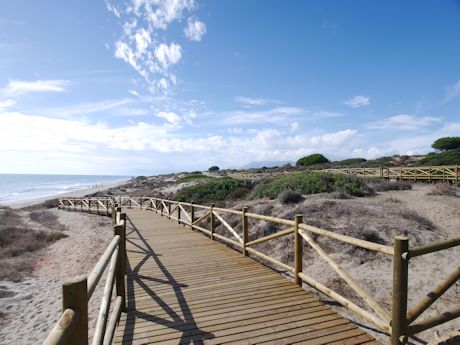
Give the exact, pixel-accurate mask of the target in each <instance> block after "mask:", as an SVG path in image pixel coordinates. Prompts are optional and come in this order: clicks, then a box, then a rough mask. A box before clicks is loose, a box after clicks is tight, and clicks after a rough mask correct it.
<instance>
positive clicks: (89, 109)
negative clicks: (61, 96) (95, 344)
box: [40, 98, 135, 117]
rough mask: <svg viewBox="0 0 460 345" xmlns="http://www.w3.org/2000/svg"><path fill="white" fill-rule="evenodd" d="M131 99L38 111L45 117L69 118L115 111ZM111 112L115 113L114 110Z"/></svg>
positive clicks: (110, 100)
mask: <svg viewBox="0 0 460 345" xmlns="http://www.w3.org/2000/svg"><path fill="white" fill-rule="evenodd" d="M134 102H135V100H134V99H132V98H122V99H107V100H103V101H97V102H90V103H82V104H73V105H69V106H66V107H56V108H46V109H43V110H41V111H40V113H43V114H45V115H47V116H59V117H69V116H72V115H86V114H93V113H99V112H104V111H107V110H112V109H116V108H119V107H122V106H125V105H128V104H131V103H134ZM113 112H116V111H115V110H114V111H113Z"/></svg>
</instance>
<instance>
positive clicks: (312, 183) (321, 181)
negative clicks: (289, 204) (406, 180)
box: [252, 172, 373, 199]
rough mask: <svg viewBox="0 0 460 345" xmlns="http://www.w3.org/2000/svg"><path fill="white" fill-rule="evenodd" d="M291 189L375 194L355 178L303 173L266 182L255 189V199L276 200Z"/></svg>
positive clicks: (307, 191)
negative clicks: (266, 198) (267, 198)
mask: <svg viewBox="0 0 460 345" xmlns="http://www.w3.org/2000/svg"><path fill="white" fill-rule="evenodd" d="M287 189H290V190H292V191H294V192H298V193H302V194H315V193H325V192H335V191H339V190H340V191H342V192H346V193H348V194H349V195H354V196H368V195H372V194H373V190H372V189H371V188H369V187H368V186H367V185H366V184H365V183H364V182H363V180H362V179H360V178H358V177H355V176H344V175H333V174H326V173H321V172H302V173H295V174H290V175H284V176H277V177H274V178H271V179H269V180H266V181H264V182H262V183H260V184H259V185H257V186H256V187H255V188H254V192H253V194H252V197H253V198H262V197H269V198H272V199H274V198H276V197H277V196H278V195H279V194H280V193H281V192H283V191H284V190H287Z"/></svg>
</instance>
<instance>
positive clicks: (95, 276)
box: [88, 236, 120, 300]
mask: <svg viewBox="0 0 460 345" xmlns="http://www.w3.org/2000/svg"><path fill="white" fill-rule="evenodd" d="M119 243H120V236H115V237H114V238H113V240H112V242H110V244H109V246H108V247H107V249H106V250H105V252H104V254H102V256H101V258H100V259H99V261H98V262H97V264H96V266H94V268H93V270H92V271H91V273H90V274H89V276H88V300H89V299H90V298H91V296H92V295H93V292H94V289H95V288H96V285H97V283H98V282H99V280H100V279H101V277H102V273H104V270H105V268H106V267H107V265H108V264H109V261H110V259H111V258H112V254H113V252H114V251H115V250H116V249H117V248H118V244H119Z"/></svg>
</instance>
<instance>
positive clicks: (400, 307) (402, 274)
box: [391, 236, 409, 345]
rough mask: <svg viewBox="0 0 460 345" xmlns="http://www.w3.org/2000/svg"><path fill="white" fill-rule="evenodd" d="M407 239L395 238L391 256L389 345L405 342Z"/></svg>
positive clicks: (400, 344)
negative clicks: (391, 283) (391, 297)
mask: <svg viewBox="0 0 460 345" xmlns="http://www.w3.org/2000/svg"><path fill="white" fill-rule="evenodd" d="M408 252H409V239H408V238H407V237H404V236H397V237H395V240H394V256H393V305H392V317H391V319H392V321H391V345H404V344H405V343H406V341H407V284H408V271H409V265H408V260H407V259H405V257H407V255H403V254H404V253H408Z"/></svg>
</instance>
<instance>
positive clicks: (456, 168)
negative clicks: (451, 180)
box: [455, 164, 458, 182]
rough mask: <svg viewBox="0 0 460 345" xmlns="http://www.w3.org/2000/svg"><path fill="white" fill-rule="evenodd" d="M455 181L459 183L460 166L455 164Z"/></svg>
mask: <svg viewBox="0 0 460 345" xmlns="http://www.w3.org/2000/svg"><path fill="white" fill-rule="evenodd" d="M455 181H456V182H458V164H455Z"/></svg>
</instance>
